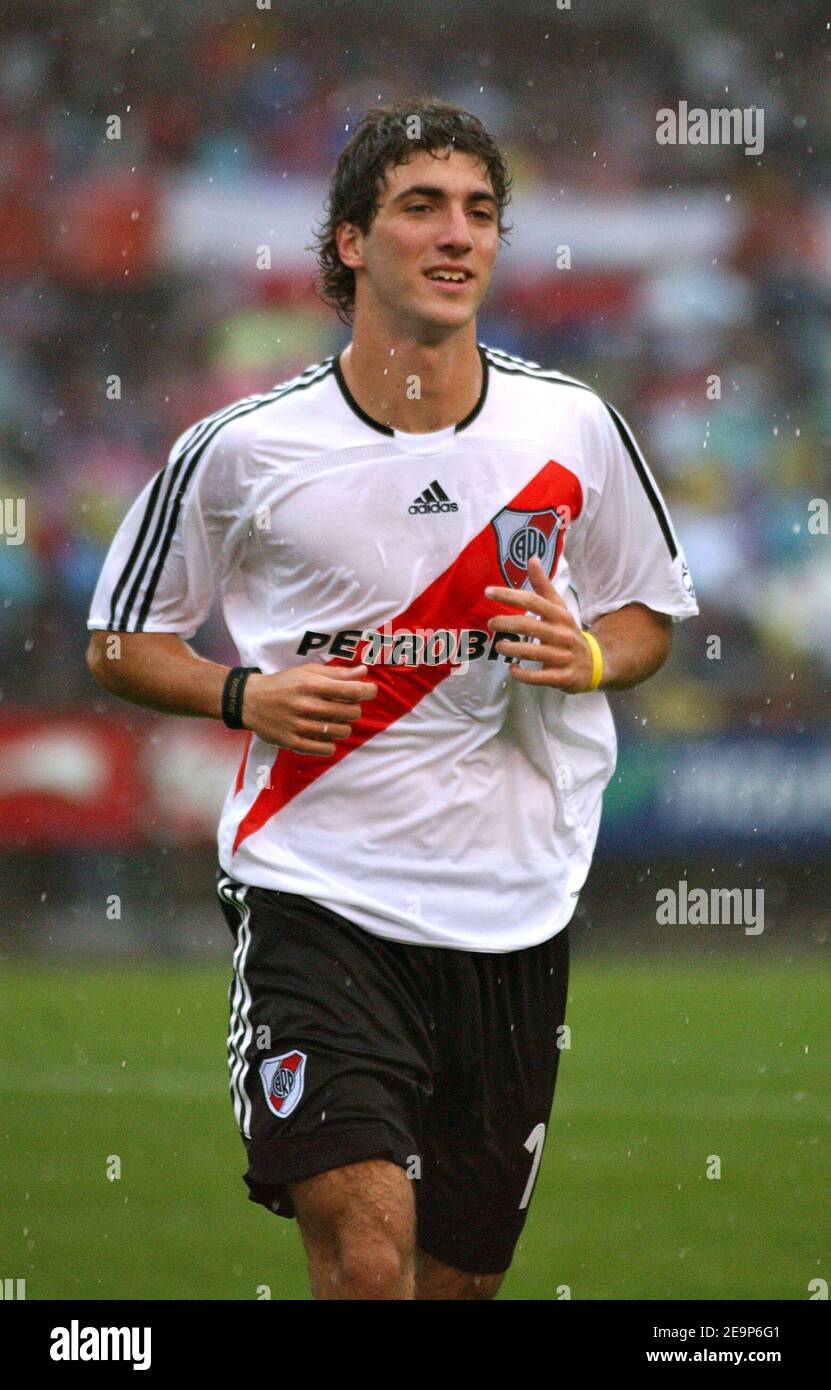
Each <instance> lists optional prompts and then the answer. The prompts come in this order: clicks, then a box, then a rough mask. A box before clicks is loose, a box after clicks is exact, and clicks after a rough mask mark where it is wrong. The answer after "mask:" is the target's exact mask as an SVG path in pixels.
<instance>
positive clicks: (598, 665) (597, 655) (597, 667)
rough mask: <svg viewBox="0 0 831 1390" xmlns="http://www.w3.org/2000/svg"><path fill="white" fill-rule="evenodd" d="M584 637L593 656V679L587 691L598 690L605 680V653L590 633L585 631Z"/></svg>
mask: <svg viewBox="0 0 831 1390" xmlns="http://www.w3.org/2000/svg"><path fill="white" fill-rule="evenodd" d="M583 636H584V637H585V639H586V641H587V642H588V644H589V651H590V652H591V654H592V678H591V684H590V685H587V686H586V691H587V692H588V691H589V690H596V689H597V687H598V686H599V684H600V682H601V681H602V679H603V653H602V651H601V650H600V643H599V642H598V640H597V638H596V637H592V635H591V633H590V632H586V631H585V629H584V630H583Z"/></svg>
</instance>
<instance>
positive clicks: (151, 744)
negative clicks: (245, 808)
mask: <svg viewBox="0 0 831 1390" xmlns="http://www.w3.org/2000/svg"><path fill="white" fill-rule="evenodd" d="M243 743H244V735H243V734H237V733H234V732H232V731H231V730H230V729H226V728H225V726H224V725H220V724H213V723H210V724H209V723H207V722H205V723H204V724H202V723H195V722H194V723H187V724H186V723H185V722H184V721H182V723H181V724H179V723H174V722H170V721H157V720H155V719H153V718H152V717H149V718H147V719H141V720H123V721H120V720H114V719H111V718H108V717H107V716H105V715H95V714H72V713H69V714H61V713H59V714H25V713H20V714H15V713H7V714H5V715H4V716H3V718H2V719H0V845H2V846H3V847H4V848H6V849H50V848H52V849H55V848H59V849H70V850H71V849H97V848H104V847H107V848H117V847H122V846H130V845H137V844H140V843H142V842H147V841H149V840H155V841H159V840H162V841H168V840H170V841H174V842H176V843H197V842H200V841H205V840H210V839H211V838H213V836H214V835H215V834H216V825H217V820H218V818H219V812H220V809H221V806H222V800H223V797H224V795H225V792H226V790H227V788H228V786H229V785H230V784H231V782H232V781H233V780H234V778H235V776H236V772H237V767H238V764H239V760H240V757H241V754H242V748H243Z"/></svg>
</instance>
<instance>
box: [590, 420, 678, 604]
mask: <svg viewBox="0 0 831 1390" xmlns="http://www.w3.org/2000/svg"><path fill="white" fill-rule="evenodd" d="M589 400H590V402H591V405H590V408H589V409H588V410H587V414H586V419H585V421H584V430H585V435H584V439H583V456H584V459H585V460H586V477H587V487H586V493H585V496H584V499H583V513H582V515H581V516H580V517H579V518H578V519H577V521H576V522H575V523H574V525H573V527H572V528H569V530H568V531H567V533H566V540H565V555H566V559H567V560H568V564H569V568H570V571H571V575H572V578H573V581H574V587H575V589H576V591H577V595H578V598H579V602H580V614H581V620H582V622H583V623H584V624H585V625H586V626H590V625H591V624H592V623H593V622H594V621H595V619H597V618H599V617H600V616H601V614H603V613H612V612H614V611H615V610H616V609H618V608H623V607H624V606H625V605H626V604H627V603H643V604H645V605H646V606H647V607H648V608H652V609H654V610H655V611H656V612H658V613H667V614H670V615H671V617H672V619H673V621H674V622H680V621H681V620H682V619H684V618H692V617H694V616H695V615H696V614H697V613H698V605H697V603H696V598H695V589H694V588H693V582H692V577H691V575H690V571H689V567H688V565H687V561H686V557H685V555H684V551H683V549H682V546H681V543H680V541H679V540H678V537H677V535H676V533H675V529H674V527H673V525H672V521H671V519H670V515H669V512H668V511H667V507H666V503H665V502H664V499H663V497H662V496H661V493H660V491H659V489H658V485H657V483H656V482H655V479H654V478H653V476H652V474H651V472H650V470H649V467H648V465H647V463H646V460H645V459H644V457H643V454H642V453H641V451H640V449H639V448H638V444H637V442H636V440H635V438H634V436H633V434H632V432H631V430H630V429H629V427H628V425H627V424H626V422H625V420H624V419H623V418H622V417H621V416H620V415H619V414H618V412H617V411H616V410H615V409H614V407H613V406H610V405H607V404H606V402H605V401H602V400H601V399H600V397H599V396H591V397H590V398H589Z"/></svg>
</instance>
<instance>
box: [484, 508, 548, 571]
mask: <svg viewBox="0 0 831 1390" xmlns="http://www.w3.org/2000/svg"><path fill="white" fill-rule="evenodd" d="M562 524H563V518H562V517H561V515H560V513H559V512H555V510H554V508H553V507H543V508H541V509H540V510H539V511H536V512H522V511H518V510H516V509H515V508H514V507H503V509H502V511H501V512H497V514H496V516H495V517H494V518H493V521H492V522H491V525H492V526H493V529H494V531H495V532H496V540H497V547H498V550H499V566H500V569H501V570H502V574H503V576H504V578H505V582H506V584H507V585H508V588H509V589H530V588H531V580H530V579H529V578H528V562H529V560H530V559H531V556H532V555H536V556H537V557H538V559H539V560H540V561H541V562H542V567H543V569H544V570H545V573H546V574H547V575H548V577H549V579H550V578H551V575H552V573H553V570H554V562H555V558H556V553H557V537H558V535H559V533H560V530H561V529H562Z"/></svg>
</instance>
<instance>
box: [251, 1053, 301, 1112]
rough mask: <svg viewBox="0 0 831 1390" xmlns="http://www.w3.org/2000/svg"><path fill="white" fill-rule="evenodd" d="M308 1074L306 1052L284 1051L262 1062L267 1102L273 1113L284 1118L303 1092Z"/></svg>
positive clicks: (261, 1069)
mask: <svg viewBox="0 0 831 1390" xmlns="http://www.w3.org/2000/svg"><path fill="white" fill-rule="evenodd" d="M305 1075H306V1054H305V1052H284V1053H283V1055H282V1057H265V1058H264V1059H263V1061H262V1062H261V1063H260V1076H261V1077H262V1080H263V1090H264V1091H265V1099H266V1104H267V1105H268V1108H269V1110H270V1111H271V1113H272V1115H279V1117H280V1119H281V1120H284V1119H285V1118H286V1116H287V1115H290V1114H291V1112H292V1110H294V1108H295V1106H296V1105H297V1102H298V1101H299V1100H300V1097H301V1096H302V1094H303V1081H304V1078H305Z"/></svg>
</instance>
